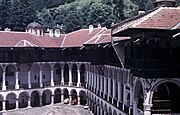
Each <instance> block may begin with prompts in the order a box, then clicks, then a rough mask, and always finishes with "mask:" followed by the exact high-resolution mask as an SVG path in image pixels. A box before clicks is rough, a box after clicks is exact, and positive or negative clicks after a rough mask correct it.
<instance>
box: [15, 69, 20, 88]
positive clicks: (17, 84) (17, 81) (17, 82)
mask: <svg viewBox="0 0 180 115" xmlns="http://www.w3.org/2000/svg"><path fill="white" fill-rule="evenodd" d="M18 74H19V72H18V71H17V72H16V84H15V89H19V79H18Z"/></svg>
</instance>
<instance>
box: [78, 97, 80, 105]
mask: <svg viewBox="0 0 180 115" xmlns="http://www.w3.org/2000/svg"><path fill="white" fill-rule="evenodd" d="M78 105H80V96H78Z"/></svg>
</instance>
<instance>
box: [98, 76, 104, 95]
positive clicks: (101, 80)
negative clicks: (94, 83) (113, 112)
mask: <svg viewBox="0 0 180 115" xmlns="http://www.w3.org/2000/svg"><path fill="white" fill-rule="evenodd" d="M102 77H103V76H101V75H100V76H99V78H100V82H101V85H100V96H103V95H101V92H103V79H102Z"/></svg>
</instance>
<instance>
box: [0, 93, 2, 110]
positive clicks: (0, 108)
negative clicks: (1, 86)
mask: <svg viewBox="0 0 180 115" xmlns="http://www.w3.org/2000/svg"><path fill="white" fill-rule="evenodd" d="M2 110H3V96H2V95H0V111H2Z"/></svg>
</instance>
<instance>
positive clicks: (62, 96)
mask: <svg viewBox="0 0 180 115" xmlns="http://www.w3.org/2000/svg"><path fill="white" fill-rule="evenodd" d="M63 101H64V95H63V94H61V102H63Z"/></svg>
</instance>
